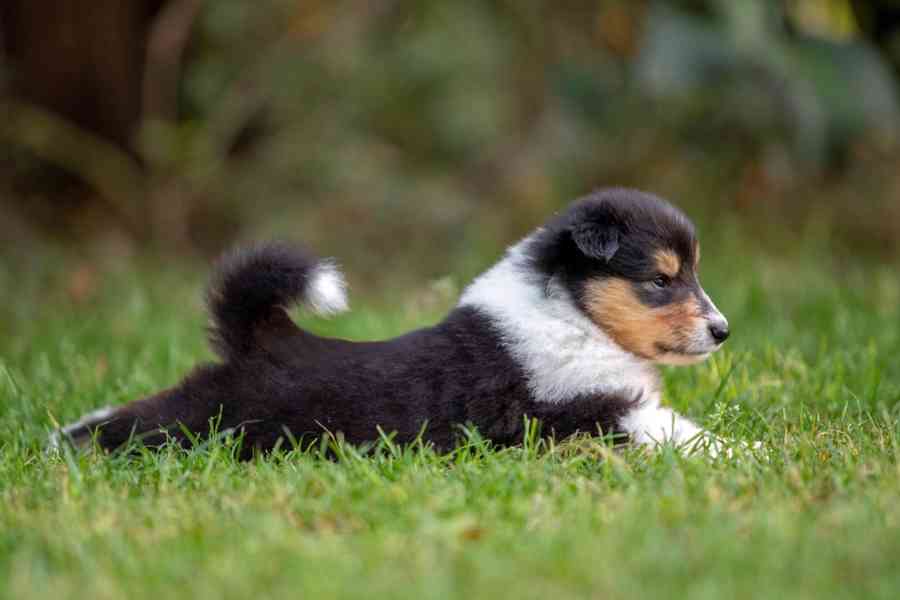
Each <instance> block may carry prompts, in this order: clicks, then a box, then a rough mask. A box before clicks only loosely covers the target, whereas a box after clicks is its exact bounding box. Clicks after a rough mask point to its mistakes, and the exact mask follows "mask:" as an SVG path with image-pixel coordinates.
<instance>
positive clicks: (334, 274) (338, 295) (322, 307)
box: [306, 260, 347, 315]
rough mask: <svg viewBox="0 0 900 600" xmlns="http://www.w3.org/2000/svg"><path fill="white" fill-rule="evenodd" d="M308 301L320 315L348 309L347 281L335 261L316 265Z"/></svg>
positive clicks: (307, 295) (307, 297) (308, 290)
mask: <svg viewBox="0 0 900 600" xmlns="http://www.w3.org/2000/svg"><path fill="white" fill-rule="evenodd" d="M306 301H307V302H308V303H309V306H310V307H311V308H312V309H313V311H315V312H316V313H318V314H320V315H331V314H335V313H340V312H344V311H346V310H347V282H346V281H345V280H344V275H343V274H342V273H341V272H340V270H338V268H337V266H336V265H335V264H334V263H333V262H331V261H327V260H326V261H322V262H320V263H319V264H318V265H316V268H315V270H314V271H313V272H312V274H311V276H310V282H309V287H308V288H307V291H306Z"/></svg>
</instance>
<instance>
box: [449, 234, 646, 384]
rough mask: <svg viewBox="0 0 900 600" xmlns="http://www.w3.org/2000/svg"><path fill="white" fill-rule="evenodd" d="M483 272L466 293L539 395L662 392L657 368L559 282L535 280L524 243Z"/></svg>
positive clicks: (466, 299) (462, 303)
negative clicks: (623, 345)
mask: <svg viewBox="0 0 900 600" xmlns="http://www.w3.org/2000/svg"><path fill="white" fill-rule="evenodd" d="M525 243H527V240H525V241H524V242H520V243H519V244H517V245H516V246H513V247H512V248H510V249H509V251H508V252H507V255H506V257H504V258H503V260H501V261H500V262H499V263H497V264H496V265H494V267H493V268H491V269H490V270H488V271H487V272H485V273H484V274H483V275H481V276H480V277H478V279H476V280H475V281H474V282H473V283H472V284H471V285H470V286H469V287H468V289H466V291H465V292H464V293H463V295H462V298H461V299H460V302H459V304H460V306H472V307H475V308H477V309H479V310H480V311H482V312H483V313H485V314H487V315H488V316H489V317H491V319H492V320H493V321H494V323H495V324H496V325H497V326H498V329H499V330H500V331H501V335H502V337H503V344H504V345H505V347H506V348H507V349H508V350H509V352H510V353H511V354H512V356H513V358H514V359H515V360H516V362H518V363H519V365H521V366H522V368H523V369H524V370H525V373H526V374H527V376H528V386H529V389H530V390H531V392H532V394H533V396H534V399H535V400H537V401H539V402H566V401H568V400H573V399H575V398H576V397H578V396H585V395H590V394H603V393H614V392H618V393H626V394H631V395H635V396H637V395H639V394H641V395H643V396H644V398H645V399H648V398H649V397H650V396H654V395H656V394H657V390H658V380H659V377H658V375H657V372H656V368H655V367H654V366H653V365H652V364H651V363H650V362H649V361H646V360H644V359H641V358H638V357H637V356H635V355H633V354H631V353H629V352H626V351H625V350H623V349H622V348H621V347H620V346H619V345H618V344H616V343H615V342H614V341H613V340H612V339H610V337H609V336H607V335H606V334H605V333H604V332H603V331H601V330H600V328H598V327H597V326H596V325H594V323H593V322H592V321H591V320H590V319H588V318H587V317H586V316H585V315H584V314H583V313H582V312H581V311H580V310H579V309H578V308H577V307H576V306H575V304H574V303H573V301H572V299H571V297H570V295H569V293H568V292H567V291H566V290H564V289H562V287H561V286H559V285H553V284H551V285H550V286H548V289H545V288H544V287H543V286H541V285H540V284H539V283H538V282H536V281H531V280H530V279H531V277H530V275H532V274H531V273H529V267H528V265H526V264H525V257H524V256H523V255H522V245H523V244H525Z"/></svg>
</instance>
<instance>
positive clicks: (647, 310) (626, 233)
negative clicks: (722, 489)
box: [57, 189, 728, 455]
mask: <svg viewBox="0 0 900 600" xmlns="http://www.w3.org/2000/svg"><path fill="white" fill-rule="evenodd" d="M699 260H700V248H699V245H698V243H697V239H696V237H695V234H694V227H693V225H692V224H691V223H690V221H688V219H687V218H686V217H685V216H684V215H683V214H682V213H681V212H679V211H678V210H677V209H675V208H673V207H672V206H671V205H669V204H668V203H666V202H665V201H663V200H661V199H659V198H657V197H655V196H652V195H650V194H646V193H643V192H639V191H635V190H628V189H608V190H603V191H599V192H596V193H594V194H591V195H590V196H587V197H585V198H582V199H581V200H578V201H577V202H575V203H574V204H573V205H572V206H571V207H569V208H568V209H567V210H566V211H565V212H563V213H561V214H559V215H558V216H556V217H555V218H553V219H552V220H551V221H550V222H548V223H547V224H545V225H544V226H543V227H541V228H539V229H537V230H536V231H535V232H533V233H532V234H531V235H530V236H528V237H527V238H525V239H524V240H522V241H521V242H519V243H518V244H516V245H515V246H513V247H511V248H510V249H509V250H508V251H507V252H506V255H505V256H504V257H503V258H502V259H501V260H500V262H498V263H497V264H496V265H494V266H493V267H492V268H491V269H490V270H488V271H487V272H485V273H484V274H483V275H481V276H480V277H478V278H477V279H476V280H475V281H474V282H473V283H472V284H471V285H470V286H469V287H468V289H466V290H465V292H464V293H463V295H462V298H461V299H460V301H459V304H458V305H457V306H456V308H454V309H453V310H452V311H451V312H450V314H448V315H447V317H446V318H445V319H444V320H443V321H442V322H441V323H439V324H438V325H435V326H433V327H427V328H424V329H420V330H418V331H413V332H411V333H408V334H406V335H403V336H400V337H398V338H395V339H392V340H387V341H379V342H349V341H345V340H340V339H329V338H322V337H318V336H316V335H313V334H311V333H309V332H307V331H304V330H303V329H300V328H299V327H297V325H296V324H295V323H294V322H293V321H292V320H291V319H290V317H289V316H288V313H287V311H286V309H287V308H288V307H289V306H290V305H292V304H293V303H295V302H305V303H306V304H308V305H309V306H310V307H311V308H312V309H314V310H316V311H318V312H320V313H328V312H334V311H338V310H343V309H345V308H346V299H345V295H344V288H345V285H344V281H343V278H342V277H341V275H340V273H339V272H338V271H337V270H336V268H335V266H334V264H333V263H331V262H328V261H317V260H315V259H314V258H312V257H311V256H310V255H308V254H307V253H306V252H304V251H303V250H301V249H298V248H296V247H293V246H290V245H284V244H269V245H262V246H258V247H255V248H250V249H245V250H239V251H238V252H236V253H234V254H232V255H230V256H227V257H225V258H224V259H223V260H222V261H221V263H220V264H219V266H218V270H217V273H216V275H215V277H214V278H213V282H212V284H211V286H210V290H209V310H210V314H211V320H212V328H211V342H212V345H213V347H214V348H215V350H216V352H217V354H218V355H219V357H220V359H221V360H220V361H219V362H217V363H215V364H207V365H203V366H201V367H199V368H198V369H196V370H195V371H194V372H193V373H191V374H190V375H189V376H188V377H187V378H186V379H185V380H184V381H183V382H182V383H181V384H180V385H178V386H176V387H174V388H172V389H169V390H166V391H163V392H160V393H158V394H156V395H154V396H151V397H149V398H145V399H141V400H137V401H134V402H132V403H130V404H126V405H124V406H122V407H119V408H115V409H105V410H101V411H95V412H94V413H91V414H90V415H88V416H87V417H85V418H83V419H82V420H81V421H78V422H77V423H74V424H72V425H69V426H68V427H66V428H64V429H63V430H62V432H61V433H62V434H63V437H65V438H67V439H69V440H70V441H72V442H73V443H75V444H76V445H84V444H87V443H89V442H90V440H91V439H92V438H94V437H95V438H96V440H97V442H98V443H99V445H100V446H101V447H103V448H106V449H115V448H118V447H120V446H121V445H123V444H125V443H126V442H128V441H129V440H130V439H132V438H136V439H141V440H143V442H144V443H145V444H147V445H151V446H153V445H158V444H160V443H162V442H163V441H165V440H166V439H167V438H168V437H172V438H175V439H176V440H178V441H180V442H181V443H183V444H185V445H188V444H190V438H189V436H187V435H186V434H185V432H184V430H185V429H186V430H188V431H190V432H193V434H196V435H198V436H201V437H202V436H204V435H206V434H208V433H209V430H210V423H211V422H214V421H216V422H218V427H219V428H220V429H233V430H236V431H240V432H241V433H242V434H243V444H244V445H243V449H244V453H245V454H246V455H251V454H252V453H253V452H254V451H255V450H267V449H271V448H273V447H274V446H275V444H276V443H277V442H278V440H279V439H280V438H285V437H287V435H288V432H289V433H290V436H292V437H293V438H295V439H307V440H308V439H310V438H315V437H319V436H321V435H322V434H323V432H326V431H327V432H332V433H337V432H341V433H342V434H343V436H344V438H345V439H346V440H348V441H350V442H353V443H358V442H365V441H371V440H374V439H377V437H378V435H379V432H378V429H379V428H380V429H381V430H383V431H385V432H394V433H395V434H396V438H395V439H396V440H398V441H400V442H407V441H410V440H413V439H415V438H416V436H417V435H419V434H420V433H421V432H424V437H425V438H426V440H428V441H430V442H432V443H434V444H435V446H436V447H437V448H440V449H448V448H452V447H453V445H454V444H455V442H456V439H457V437H458V436H459V434H460V430H461V428H460V426H461V425H474V426H475V427H477V428H478V430H479V431H480V432H481V434H482V435H483V436H485V437H487V438H489V439H491V440H493V441H494V442H496V443H498V444H515V443H518V442H520V441H521V440H522V436H523V433H524V431H523V429H524V423H525V419H524V417H525V416H526V415H527V416H528V417H536V418H538V419H540V420H541V421H542V423H543V427H542V431H543V433H544V434H548V435H549V434H552V435H555V436H556V437H558V438H563V437H566V436H569V435H571V434H573V433H575V432H587V433H592V434H593V433H597V432H598V431H599V432H602V433H604V434H612V435H617V436H621V438H622V439H623V440H629V441H631V442H632V443H637V444H644V445H655V444H658V443H661V442H664V441H671V442H673V443H675V444H687V443H691V444H692V445H693V444H694V443H695V442H702V443H703V444H704V445H705V446H706V447H707V449H710V446H711V449H712V451H713V452H715V450H716V447H717V446H718V442H716V441H715V440H713V439H712V438H711V437H710V436H708V435H707V434H706V433H705V432H703V431H702V430H701V429H700V428H698V427H697V426H696V425H694V424H693V423H692V422H690V421H688V420H687V419H685V418H683V417H680V416H678V415H677V414H675V413H674V412H672V411H671V410H669V409H668V408H664V407H663V406H662V405H661V404H660V381H659V375H658V374H657V370H656V366H655V365H656V364H677V365H683V364H689V363H693V362H698V361H701V360H703V359H705V358H706V357H708V356H709V355H710V353H712V352H715V351H716V350H717V349H718V348H719V347H720V346H721V345H722V343H723V342H724V341H725V340H726V339H727V338H728V322H727V321H726V320H725V318H724V317H723V316H722V314H721V313H720V312H719V311H718V310H717V309H716V307H715V306H714V305H713V303H712V301H711V300H710V299H709V297H708V296H707V295H706V293H705V292H704V291H703V288H701V287H700V281H699V279H698V277H697V265H698V262H699ZM59 437H60V436H57V438H59Z"/></svg>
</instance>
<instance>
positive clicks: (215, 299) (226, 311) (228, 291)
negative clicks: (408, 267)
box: [207, 242, 347, 360]
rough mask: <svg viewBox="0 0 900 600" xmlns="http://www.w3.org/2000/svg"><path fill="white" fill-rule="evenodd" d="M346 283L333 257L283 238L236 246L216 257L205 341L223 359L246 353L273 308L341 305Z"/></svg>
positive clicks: (327, 309) (325, 310) (330, 309)
mask: <svg viewBox="0 0 900 600" xmlns="http://www.w3.org/2000/svg"><path fill="white" fill-rule="evenodd" d="M346 287H347V284H346V283H345V281H344V276H343V275H342V274H341V272H340V271H339V270H338V268H337V266H336V265H335V264H334V262H332V261H330V260H318V259H316V258H315V257H313V256H312V255H311V254H309V253H308V252H307V251H306V250H304V249H302V248H300V247H298V246H293V245H291V244H286V243H279V242H275V243H269V244H262V245H259V246H253V247H250V248H244V249H239V250H236V251H234V252H232V253H230V254H227V255H226V256H224V257H223V258H222V259H220V261H219V264H218V266H217V268H216V272H215V274H214V275H213V278H212V281H211V283H210V286H209V290H208V292H207V300H208V303H209V312H210V317H211V319H212V326H211V329H210V344H211V345H212V347H213V349H214V350H215V351H216V353H217V354H219V356H221V357H222V358H224V359H226V360H228V359H232V358H238V357H240V356H242V355H244V354H246V353H247V352H248V351H249V349H250V348H251V347H252V345H253V331H254V329H255V328H256V326H257V325H258V324H259V323H260V322H261V321H262V320H263V319H265V318H266V317H267V316H268V315H269V314H270V313H271V310H272V309H274V308H279V307H280V308H287V307H289V306H291V305H292V304H297V303H305V304H307V305H309V307H310V308H312V310H313V311H315V312H316V313H319V314H333V313H337V312H342V311H345V310H347V294H346Z"/></svg>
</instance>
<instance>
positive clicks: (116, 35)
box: [0, 0, 165, 151]
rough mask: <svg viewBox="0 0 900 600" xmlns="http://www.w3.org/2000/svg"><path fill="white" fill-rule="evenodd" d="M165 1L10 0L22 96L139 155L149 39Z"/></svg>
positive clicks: (7, 18)
mask: <svg viewBox="0 0 900 600" xmlns="http://www.w3.org/2000/svg"><path fill="white" fill-rule="evenodd" d="M164 1H165V0H90V1H87V2H85V1H83V0H3V2H2V3H0V19H2V40H3V46H4V50H5V53H6V55H7V57H8V59H9V62H10V63H11V65H12V72H13V79H12V82H11V84H12V92H13V94H14V95H16V96H18V97H20V98H22V99H24V100H27V101H29V102H33V103H35V104H37V105H39V106H42V107H44V108H47V109H50V110H52V111H53V112H56V113H58V114H59V115H61V116H63V117H65V118H66V119H68V120H70V121H71V122H73V123H75V124H76V125H78V126H79V127H81V128H82V129H84V130H85V131H88V132H90V133H93V134H96V135H99V136H101V137H103V138H105V139H107V140H110V141H112V142H114V143H115V144H117V145H118V146H120V147H121V148H123V149H125V150H128V151H132V150H133V148H132V137H133V134H134V132H135V128H136V127H137V125H138V123H139V120H140V116H141V87H142V82H143V76H144V63H145V56H146V43H147V34H148V31H149V30H150V26H151V24H152V21H153V18H154V15H155V14H156V13H157V12H158V11H159V9H160V8H161V6H162V5H163V4H164Z"/></svg>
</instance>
